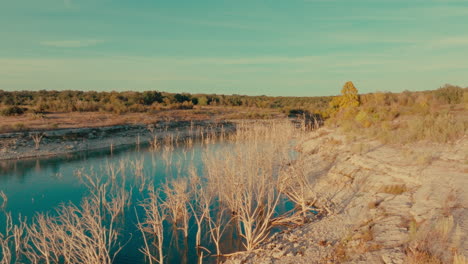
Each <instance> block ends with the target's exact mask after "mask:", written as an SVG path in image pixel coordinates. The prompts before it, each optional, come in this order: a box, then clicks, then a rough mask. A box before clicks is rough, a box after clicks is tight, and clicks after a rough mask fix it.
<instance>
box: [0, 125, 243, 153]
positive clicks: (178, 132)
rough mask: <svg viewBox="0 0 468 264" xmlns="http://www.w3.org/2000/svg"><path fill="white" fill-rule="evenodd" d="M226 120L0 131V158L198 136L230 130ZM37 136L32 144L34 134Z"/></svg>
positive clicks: (115, 146) (96, 148)
mask: <svg viewBox="0 0 468 264" xmlns="http://www.w3.org/2000/svg"><path fill="white" fill-rule="evenodd" d="M234 128H235V124H234V123H233V122H228V121H222V122H221V121H216V122H214V121H192V122H191V121H170V122H169V121H168V122H157V123H155V124H134V125H116V126H106V127H91V128H69V129H55V130H41V131H25V132H15V133H3V134H0V160H8V159H23V158H34V157H41V156H56V155H63V154H69V153H74V152H79V151H88V150H98V149H105V148H111V147H112V148H118V147H122V146H125V145H134V144H138V143H139V144H145V143H147V142H149V141H150V140H154V138H155V137H156V138H157V139H162V138H164V137H166V136H167V135H174V137H176V138H177V139H180V140H181V139H184V138H185V137H199V136H201V135H202V133H204V134H206V133H219V132H221V131H226V132H229V131H232V130H234ZM35 136H39V137H41V138H40V142H39V143H38V146H36V144H35V142H34V137H35Z"/></svg>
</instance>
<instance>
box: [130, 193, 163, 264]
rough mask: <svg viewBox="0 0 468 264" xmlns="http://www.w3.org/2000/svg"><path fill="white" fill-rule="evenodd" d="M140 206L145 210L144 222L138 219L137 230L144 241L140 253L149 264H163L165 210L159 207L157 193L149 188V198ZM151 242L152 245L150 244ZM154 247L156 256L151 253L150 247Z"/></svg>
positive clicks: (159, 200) (159, 201) (159, 202)
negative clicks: (146, 258)
mask: <svg viewBox="0 0 468 264" xmlns="http://www.w3.org/2000/svg"><path fill="white" fill-rule="evenodd" d="M141 206H142V207H143V208H144V210H145V221H144V222H143V223H141V222H140V220H139V218H138V213H137V219H138V229H139V230H140V231H141V233H142V236H143V241H144V247H143V248H141V249H140V251H141V252H142V253H143V254H144V255H145V256H146V257H148V259H149V262H150V264H152V263H154V262H157V263H159V264H163V263H164V252H163V242H164V224H163V223H164V220H165V219H166V217H167V210H166V208H165V207H164V206H161V199H160V198H159V193H158V192H155V191H154V188H153V187H150V188H149V198H148V199H146V200H145V201H144V202H143V203H142V204H141ZM151 242H153V243H151ZM153 244H154V245H156V248H157V254H154V253H153V250H152V248H151V246H150V245H153Z"/></svg>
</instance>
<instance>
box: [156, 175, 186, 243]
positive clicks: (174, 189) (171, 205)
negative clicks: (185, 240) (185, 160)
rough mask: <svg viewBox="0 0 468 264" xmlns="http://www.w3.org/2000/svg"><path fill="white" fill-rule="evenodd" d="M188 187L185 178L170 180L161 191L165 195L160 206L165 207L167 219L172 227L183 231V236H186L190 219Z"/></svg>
mask: <svg viewBox="0 0 468 264" xmlns="http://www.w3.org/2000/svg"><path fill="white" fill-rule="evenodd" d="M188 188H189V184H188V180H187V178H177V179H174V180H171V181H170V182H168V183H166V184H164V185H163V187H162V192H163V193H164V195H165V199H164V202H163V203H162V206H163V207H165V208H166V209H167V211H168V215H169V219H170V221H171V222H172V223H173V224H174V227H175V228H176V229H180V230H182V231H183V234H184V237H188V229H189V220H190V212H189V210H188V203H189V189H188Z"/></svg>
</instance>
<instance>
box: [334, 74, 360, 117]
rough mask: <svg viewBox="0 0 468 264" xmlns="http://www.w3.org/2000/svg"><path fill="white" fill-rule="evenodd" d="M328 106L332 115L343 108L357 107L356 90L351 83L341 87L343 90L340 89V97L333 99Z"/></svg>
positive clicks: (357, 96) (357, 97)
mask: <svg viewBox="0 0 468 264" xmlns="http://www.w3.org/2000/svg"><path fill="white" fill-rule="evenodd" d="M329 106H330V112H331V113H332V114H333V113H336V112H337V111H339V110H340V109H343V108H348V107H357V106H359V95H358V90H357V89H356V87H355V86H354V84H353V82H351V81H349V82H346V83H345V84H344V85H343V89H341V96H336V97H333V99H332V100H331V101H330V103H329Z"/></svg>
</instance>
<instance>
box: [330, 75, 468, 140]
mask: <svg viewBox="0 0 468 264" xmlns="http://www.w3.org/2000/svg"><path fill="white" fill-rule="evenodd" d="M350 94H352V95H350ZM467 109H468V89H467V88H464V89H463V88H460V87H457V86H451V85H446V86H444V87H442V88H440V89H438V90H435V91H425V92H403V93H400V94H394V93H373V94H365V95H359V96H357V89H356V88H355V87H354V85H352V83H351V84H350V83H349V82H348V83H346V84H345V87H344V88H343V91H342V96H340V97H336V98H334V99H333V100H332V101H331V102H330V108H329V114H330V118H329V119H328V120H327V124H328V125H329V126H332V127H339V128H340V129H341V130H342V131H344V132H345V133H347V134H349V135H354V136H366V137H370V138H375V139H378V140H380V141H382V142H384V143H393V144H395V143H398V144H405V143H411V142H417V141H424V140H426V141H431V142H438V143H448V142H455V141H456V140H458V139H460V138H461V137H463V136H464V135H465V134H466V132H467V130H468V116H467V115H466V110H467Z"/></svg>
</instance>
